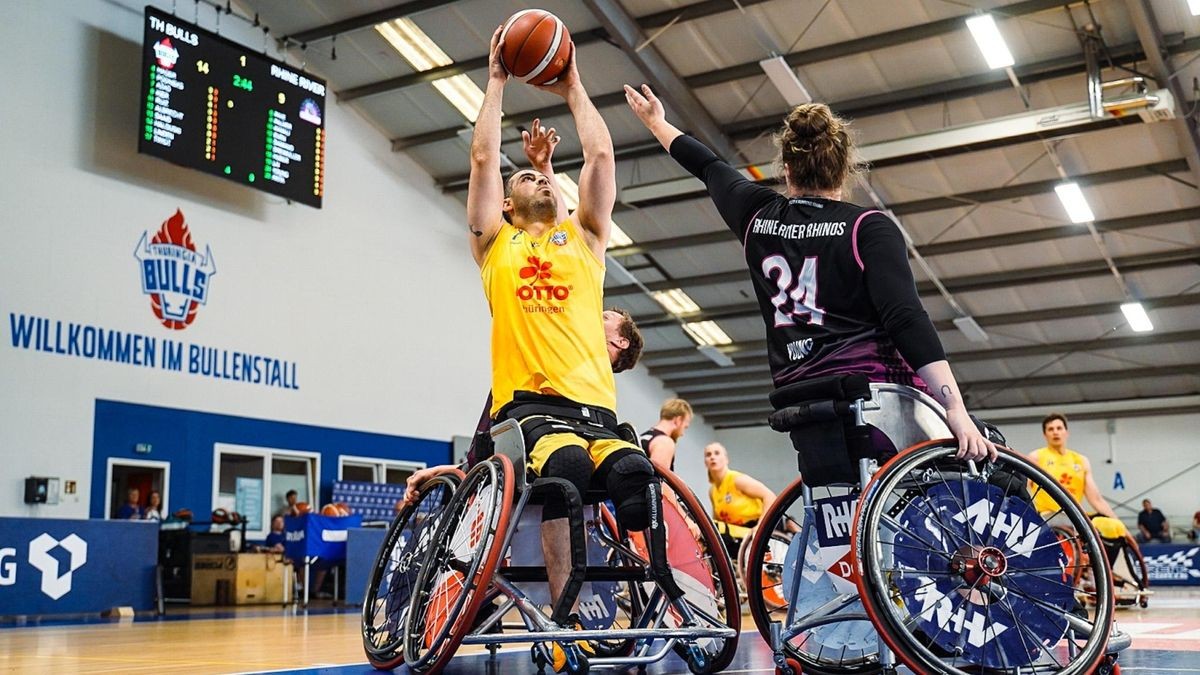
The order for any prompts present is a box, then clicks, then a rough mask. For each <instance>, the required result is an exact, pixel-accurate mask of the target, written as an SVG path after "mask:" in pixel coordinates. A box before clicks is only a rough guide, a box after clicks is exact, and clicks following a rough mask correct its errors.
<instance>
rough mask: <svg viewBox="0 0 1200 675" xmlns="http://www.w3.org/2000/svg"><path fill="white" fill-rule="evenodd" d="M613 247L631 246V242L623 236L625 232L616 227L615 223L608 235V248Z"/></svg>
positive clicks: (627, 237)
mask: <svg viewBox="0 0 1200 675" xmlns="http://www.w3.org/2000/svg"><path fill="white" fill-rule="evenodd" d="M615 246H633V240H632V239H630V238H629V235H627V234H625V230H622V229H621V228H619V227H617V224H616V223H613V224H612V230H611V231H610V232H609V233H608V247H609V248H613V247H615Z"/></svg>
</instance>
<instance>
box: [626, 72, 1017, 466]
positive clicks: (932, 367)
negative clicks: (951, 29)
mask: <svg viewBox="0 0 1200 675" xmlns="http://www.w3.org/2000/svg"><path fill="white" fill-rule="evenodd" d="M625 98H626V100H627V101H628V102H629V107H630V108H632V109H633V112H634V114H636V115H637V116H638V119H640V120H641V121H642V124H644V125H646V128H647V129H649V130H650V132H651V133H652V134H654V137H655V138H657V139H658V142H659V143H661V144H662V146H663V147H664V148H666V149H667V151H668V152H670V153H671V156H672V157H674V158H675V161H677V162H679V164H680V165H681V166H683V168H685V169H687V170H688V171H690V172H691V173H692V174H693V175H695V176H696V177H697V178H699V179H700V180H702V181H704V183H705V185H706V186H707V187H708V194H709V196H710V197H712V200H713V203H714V204H715V205H716V207H717V210H718V211H719V212H720V214H721V217H722V218H723V219H724V220H725V224H726V225H728V226H729V229H731V230H733V233H734V235H736V236H737V238H738V241H741V242H742V244H743V248H744V250H745V256H746V264H747V265H748V266H749V268H750V276H751V279H752V280H753V282H754V292H755V294H756V295H757V296H758V304H759V308H760V309H761V310H762V315H763V321H764V322H765V323H766V329H767V345H768V346H767V355H768V359H769V361H770V366H771V376H772V378H773V380H774V383H775V386H776V387H782V386H784V385H786V384H790V383H793V382H797V381H801V380H806V379H809V378H813V377H819V376H827V375H838V374H847V373H862V374H865V375H867V377H868V378H869V379H870V380H872V381H875V382H893V383H897V384H904V385H908V386H914V387H917V388H920V389H925V390H926V391H928V392H929V393H931V394H932V395H933V396H934V398H936V399H937V400H938V402H940V403H941V404H942V405H943V406H944V407H945V408H946V415H947V418H948V421H949V425H950V430H951V431H952V432H953V433H954V435H955V437H956V438H957V440H958V444H959V451H958V457H960V458H965V459H981V458H983V457H985V456H988V457H991V458H993V459H994V458H995V457H996V447H995V446H994V445H993V444H992V443H991V442H990V441H988V440H987V439H985V438H984V437H983V435H982V434H980V432H979V430H978V429H977V428H976V427H975V424H974V423H973V422H972V421H971V419H970V416H969V415H968V414H967V408H966V405H965V404H964V402H963V399H962V395H961V394H960V393H959V390H958V384H957V383H956V382H955V381H954V375H953V374H952V373H951V372H950V364H949V363H948V362H947V361H946V355H945V352H944V351H943V350H942V344H941V341H940V340H939V339H938V336H937V332H936V331H935V330H934V328H933V323H932V322H931V321H930V320H929V316H928V315H927V314H926V313H925V310H924V308H923V307H922V306H921V301H920V299H919V298H918V297H917V290H916V285H915V283H914V282H913V276H912V270H911V269H910V268H909V266H908V255H907V250H906V248H905V244H904V237H903V236H902V235H901V233H900V230H899V228H898V227H897V226H896V224H895V223H893V222H892V221H891V219H890V218H888V217H887V216H886V215H884V214H883V213H881V212H879V211H875V210H871V209H864V208H862V207H860V206H856V205H854V204H850V203H848V202H844V201H841V199H842V189H843V187H845V185H846V183H847V182H848V181H849V179H850V178H851V177H852V176H853V175H855V174H857V173H858V172H859V171H860V168H861V167H860V166H859V164H858V161H857V157H856V154H857V153H856V151H855V148H854V143H853V140H852V139H851V137H850V134H849V129H848V126H847V123H846V122H845V121H844V120H842V119H840V118H839V117H837V116H836V115H834V114H833V112H832V111H830V109H829V107H828V106H826V105H824V104H822V103H806V104H803V105H799V106H796V107H795V108H793V109H792V111H791V112H790V113H789V114H788V115H787V117H786V119H785V120H784V125H783V128H782V129H781V130H780V132H779V134H778V135H777V136H776V142H777V144H778V145H779V149H780V157H779V161H780V164H781V165H782V167H783V175H784V179H785V181H786V184H787V190H786V192H785V193H784V194H779V193H778V192H776V191H775V190H772V189H771V188H769V187H765V186H762V185H758V184H756V183H754V182H753V181H750V180H747V179H746V178H744V177H743V176H742V175H741V174H740V173H739V172H738V171H737V170H736V169H734V168H733V167H731V166H730V165H729V164H727V163H726V162H724V161H722V160H721V159H720V158H718V157H717V156H716V155H715V154H713V152H712V151H711V150H709V149H708V147H706V146H705V145H704V144H703V143H701V142H700V141H698V140H696V139H694V138H692V137H690V136H686V135H684V133H683V132H682V131H680V130H679V129H678V128H676V127H675V126H673V125H672V124H670V123H669V122H667V121H666V116H665V114H664V111H663V106H662V103H661V102H660V101H659V100H658V98H657V97H655V95H654V93H653V92H652V91H651V90H650V87H648V86H646V85H642V88H641V91H638V90H637V89H634V88H633V87H630V86H628V85H626V86H625ZM914 371H915V372H914Z"/></svg>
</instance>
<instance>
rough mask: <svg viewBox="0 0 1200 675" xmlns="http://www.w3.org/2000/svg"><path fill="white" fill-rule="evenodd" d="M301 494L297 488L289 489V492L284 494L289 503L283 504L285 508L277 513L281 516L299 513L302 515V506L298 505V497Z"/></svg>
mask: <svg viewBox="0 0 1200 675" xmlns="http://www.w3.org/2000/svg"><path fill="white" fill-rule="evenodd" d="M299 496H300V495H299V493H297V492H296V491H295V490H288V491H287V494H286V495H284V496H283V498H284V499H286V500H287V503H286V504H284V505H283V508H282V509H280V511H279V513H277V514H276V515H279V516H298V515H300V507H298V506H296V499H297V498H298V497H299Z"/></svg>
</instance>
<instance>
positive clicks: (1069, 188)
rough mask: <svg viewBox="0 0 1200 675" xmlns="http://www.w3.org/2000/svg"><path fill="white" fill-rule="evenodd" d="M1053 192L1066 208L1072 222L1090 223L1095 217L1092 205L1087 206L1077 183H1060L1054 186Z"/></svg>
mask: <svg viewBox="0 0 1200 675" xmlns="http://www.w3.org/2000/svg"><path fill="white" fill-rule="evenodd" d="M1054 192H1055V193H1057V194H1058V200H1059V201H1060V202H1062V205H1063V208H1064V209H1066V210H1067V217H1068V218H1070V219H1071V222H1072V223H1090V222H1092V221H1093V220H1095V219H1096V215H1095V214H1094V213H1092V207H1090V206H1088V203H1087V199H1086V198H1084V196H1083V190H1080V189H1079V183H1075V182H1071V183H1060V184H1058V185H1055V186H1054Z"/></svg>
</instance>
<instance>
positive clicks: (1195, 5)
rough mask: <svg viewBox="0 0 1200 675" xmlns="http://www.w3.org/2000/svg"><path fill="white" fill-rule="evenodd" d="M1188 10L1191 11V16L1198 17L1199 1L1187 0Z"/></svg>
mask: <svg viewBox="0 0 1200 675" xmlns="http://www.w3.org/2000/svg"><path fill="white" fill-rule="evenodd" d="M1188 9H1190V10H1192V16H1200V0H1188Z"/></svg>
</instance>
